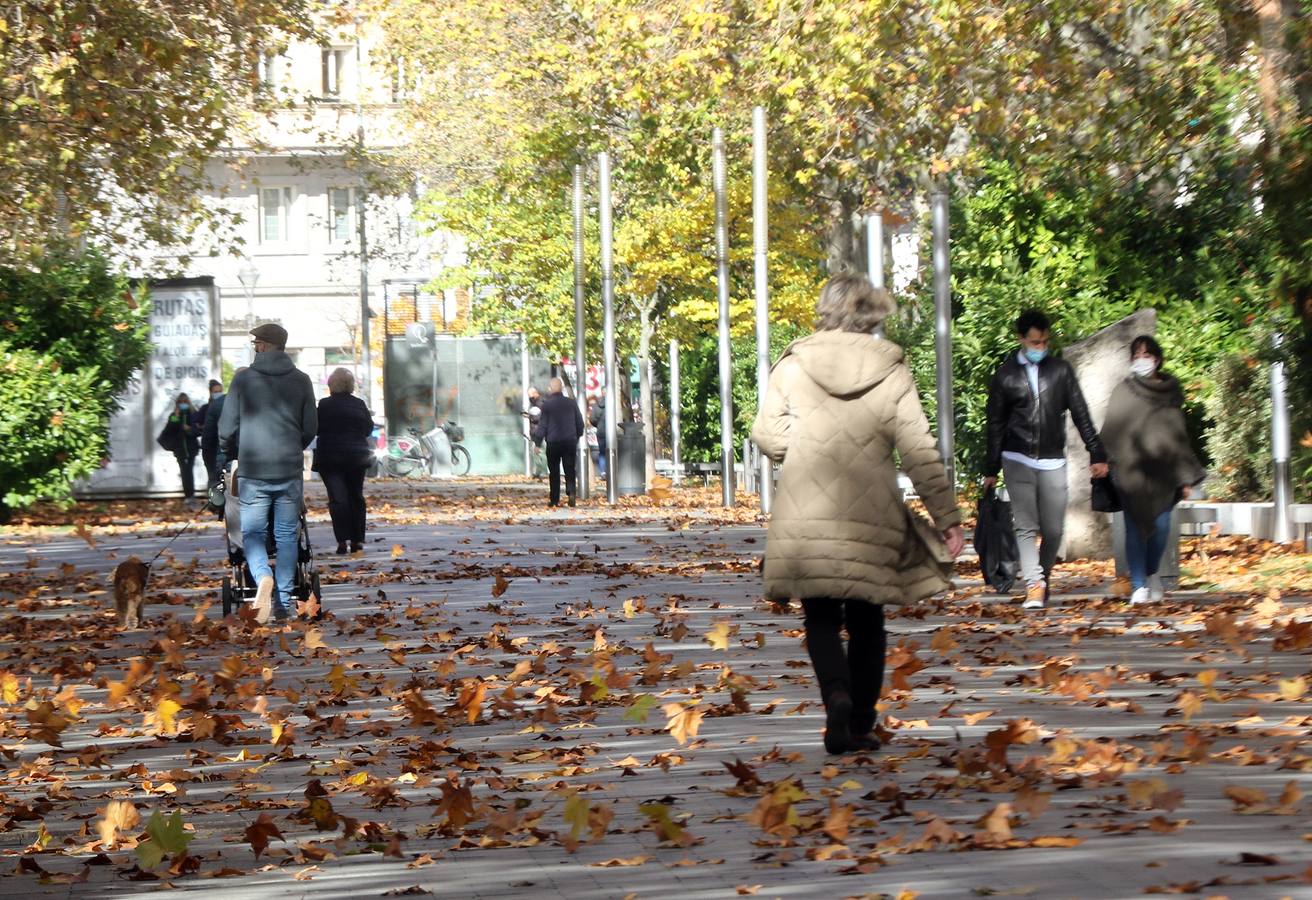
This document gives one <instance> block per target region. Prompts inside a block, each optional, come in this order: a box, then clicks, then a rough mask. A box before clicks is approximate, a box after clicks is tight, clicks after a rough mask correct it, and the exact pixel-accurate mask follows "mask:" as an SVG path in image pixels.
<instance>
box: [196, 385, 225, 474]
mask: <svg viewBox="0 0 1312 900" xmlns="http://www.w3.org/2000/svg"><path fill="white" fill-rule="evenodd" d="M223 397H224V393H223V382H221V381H215V380H214V379H210V399H209V402H208V403H206V404H205V405H204V406H202V407H201V408H200V415H199V416H198V420H199V422H200V458H201V461H202V462H204V463H205V486H206V487H207V488H208V487H209V485H211V484H214V482H216V481H218V480H219V472H220V470H221V469H222V467H221V466H220V465H219V461H218V460H219V417H220V416H222V415H223Z"/></svg>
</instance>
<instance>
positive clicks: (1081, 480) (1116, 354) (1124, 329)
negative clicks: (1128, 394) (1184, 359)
mask: <svg viewBox="0 0 1312 900" xmlns="http://www.w3.org/2000/svg"><path fill="white" fill-rule="evenodd" d="M1156 331H1157V312H1156V310H1152V309H1141V310H1139V311H1138V312H1136V313H1133V314H1132V315H1129V316H1126V317H1125V318H1124V319H1121V320H1120V321H1119V322H1115V323H1113V324H1111V325H1108V326H1107V327H1106V328H1104V329H1102V330H1101V331H1098V332H1096V333H1094V334H1092V335H1090V336H1089V337H1087V338H1085V339H1084V340H1082V341H1080V342H1078V343H1076V344H1072V345H1071V346H1069V347H1067V348H1066V349H1065V350H1063V351H1062V357H1063V358H1064V359H1065V360H1066V361H1067V362H1069V363H1070V364H1071V365H1072V366H1074V367H1075V374H1076V375H1077V376H1078V377H1079V379H1080V388H1081V390H1083V391H1084V400H1085V402H1086V403H1088V405H1089V415H1090V416H1091V417H1092V418H1093V425H1094V427H1095V428H1098V429H1101V428H1102V422H1103V418H1104V417H1105V416H1106V414H1107V402H1108V401H1109V400H1110V399H1111V396H1112V390H1113V389H1115V387H1116V385H1118V384H1120V383H1121V381H1123V380H1124V379H1125V377H1126V375H1128V374H1129V367H1130V342H1131V341H1133V340H1134V339H1135V338H1136V337H1138V336H1139V335H1141V334H1149V335H1151V334H1155V333H1156ZM1066 459H1067V466H1066V477H1067V479H1068V487H1069V490H1070V493H1069V498H1070V499H1069V503H1068V505H1067V507H1066V532H1065V539H1064V540H1063V542H1062V550H1061V557H1062V558H1063V559H1111V558H1112V533H1111V526H1110V523H1109V521H1108V517H1107V516H1106V514H1104V513H1095V512H1094V511H1093V509H1092V508H1091V507H1090V506H1089V454H1088V452H1087V451H1086V450H1085V449H1084V441H1083V439H1082V438H1081V437H1080V434H1079V432H1078V431H1076V429H1075V425H1074V424H1073V423H1072V422H1071V421H1070V417H1069V416H1067V420H1066Z"/></svg>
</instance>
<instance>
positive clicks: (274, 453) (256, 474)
mask: <svg viewBox="0 0 1312 900" xmlns="http://www.w3.org/2000/svg"><path fill="white" fill-rule="evenodd" d="M251 334H252V335H253V336H254V338H255V340H254V342H253V343H254V347H255V361H254V362H252V363H251V365H250V368H248V369H246V370H245V371H243V372H241V373H240V374H238V375H236V376H234V377H233V379H232V384H231V385H229V387H228V394H227V399H226V400H225V401H224V403H223V415H222V416H221V417H220V419H219V446H220V447H221V448H222V450H223V454H224V456H226V457H227V458H228V459H230V460H231V459H236V460H238V463H239V464H238V467H237V496H238V499H240V501H241V534H242V547H243V549H244V551H245V554H246V565H247V567H248V568H249V569H250V572H251V577H252V578H254V579H255V584H256V586H257V590H256V594H255V620H256V621H257V622H259V623H260V624H264V623H265V622H267V621H269V614H270V612H274V613H276V615H277V618H278V619H279V620H280V621H281V620H283V619H286V618H288V617H289V616H291V615H292V613H293V610H292V608H291V597H292V588H293V585H294V583H295V575H296V565H297V556H298V552H299V551H298V548H297V543H296V528H297V524H298V523H299V521H300V515H301V501H302V497H303V494H304V484H303V482H302V468H303V456H302V454H303V453H304V451H305V448H306V447H308V446H309V444H310V441H312V440H313V439H314V436H315V434H316V433H317V432H318V430H319V415H318V411H317V410H316V408H315V398H314V387H313V386H312V385H311V384H310V378H309V376H308V375H306V374H305V373H304V372H302V371H301V370H300V369H297V368H296V366H294V365H293V364H292V360H291V357H290V356H288V355H287V353H286V347H287V331H286V329H284V328H283V327H282V326H280V325H274V324H272V323H266V324H264V325H260V326H257V327H256V328H254V329H252V331H251ZM270 509H272V511H273V537H274V541H275V542H276V544H277V546H278V566H277V576H278V577H277V602H276V604H275V603H274V602H273V598H274V586H275V585H274V575H273V573H274V569H273V567H272V566H271V565H270V564H269V552H268V548H267V546H266V544H265V541H266V538H267V535H268V529H269V512H270Z"/></svg>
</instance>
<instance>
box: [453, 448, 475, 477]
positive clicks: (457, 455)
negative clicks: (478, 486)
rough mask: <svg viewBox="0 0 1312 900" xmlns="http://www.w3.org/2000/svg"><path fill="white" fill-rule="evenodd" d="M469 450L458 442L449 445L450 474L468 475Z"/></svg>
mask: <svg viewBox="0 0 1312 900" xmlns="http://www.w3.org/2000/svg"><path fill="white" fill-rule="evenodd" d="M471 462H472V461H471V460H470V458H469V451H468V450H466V449H465V448H464V447H462V446H460V445H459V444H452V445H451V474H452V475H468V474H469V466H470V464H471Z"/></svg>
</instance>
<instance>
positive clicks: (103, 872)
mask: <svg viewBox="0 0 1312 900" xmlns="http://www.w3.org/2000/svg"><path fill="white" fill-rule="evenodd" d="M437 490H438V491H443V490H446V489H445V488H438V489H437ZM538 490H540V489H539V488H536V486H530V487H527V488H525V487H517V488H515V492H516V493H515V494H514V495H513V496H511V495H509V494H507V493H506V492H504V491H501V490H500V489H498V488H496V487H495V486H492V487H487V488H484V487H481V486H480V487H477V488H467V489H464V492H463V493H461V494H459V495H451V494H448V495H447V497H446V500H447V501H450V500H451V497H452V496H456V499H457V500H458V502H443V501H442V500H441V499H440V498H439V500H434V499H433V498H432V496H431V492H432V491H433V489H431V488H430V489H427V492H426V490H425V489H424V488H417V487H411V486H406V487H405V488H404V489H394V491H393V492H392V493H391V494H389V495H387V496H386V498H379V499H378V503H377V507H378V508H380V515H379V518H378V521H376V522H375V524H374V525H373V527H372V531H371V539H370V542H369V544H368V547H367V551H366V553H365V554H363V555H362V556H359V557H347V558H341V557H333V556H323V557H321V558H320V565H321V571H322V573H323V576H324V598H323V601H324V606H325V608H326V609H327V610H328V611H329V612H330V617H329V618H327V619H326V620H325V621H323V622H321V623H318V624H315V625H311V626H307V625H305V624H298V625H296V626H293V627H291V628H289V629H286V630H284V631H275V630H271V629H266V628H257V627H255V626H253V625H252V624H250V623H246V622H240V621H237V620H230V621H228V622H226V623H225V622H221V621H220V620H219V610H218V605H217V602H215V601H216V599H217V597H216V584H217V577H218V576H219V575H220V574H221V569H222V559H223V554H222V537H221V533H220V532H219V531H218V530H217V528H216V526H215V525H213V524H204V523H202V524H200V525H197V526H193V527H192V529H190V530H189V531H188V532H187V533H185V534H183V535H182V536H181V537H179V538H177V540H176V542H175V543H173V544H172V546H171V549H170V551H169V553H168V554H167V555H166V556H165V557H164V558H163V561H162V562H161V564H159V565H158V566H157V569H156V572H155V575H154V577H153V584H152V590H153V591H154V592H155V596H156V597H158V598H163V599H164V600H165V601H171V603H170V602H160V603H156V604H154V605H152V606H151V608H150V610H149V613H150V624H149V626H148V627H147V628H146V629H143V630H142V631H138V632H132V633H116V632H114V631H113V630H112V629H111V628H109V627H107V623H108V620H109V613H108V610H110V609H111V608H112V603H111V602H110V599H109V596H108V595H107V594H106V593H105V588H106V578H107V577H108V575H109V574H110V572H111V571H112V568H113V566H114V565H115V564H116V562H117V561H119V560H121V559H123V558H125V557H126V556H127V555H128V554H130V553H134V554H136V555H138V556H141V557H143V558H148V557H149V556H151V555H153V554H154V553H156V552H157V551H158V549H159V548H160V547H162V546H163V545H164V544H165V543H166V542H167V541H168V540H169V537H170V535H171V534H173V533H174V532H175V531H176V526H171V527H169V528H165V529H164V530H163V532H161V531H160V530H159V529H150V528H148V529H144V530H131V529H129V528H126V527H122V526H120V527H118V528H114V529H112V530H111V528H109V527H99V528H94V529H91V530H90V531H89V532H87V537H89V538H90V539H91V540H93V541H94V542H95V546H94V547H92V546H91V545H90V544H89V543H88V541H87V540H86V539H84V538H83V537H79V536H76V535H72V534H68V533H67V532H66V531H62V532H61V531H57V530H52V529H44V530H42V529H38V530H29V531H26V532H23V533H20V534H11V535H8V536H6V537H5V538H4V539H3V541H0V591H3V592H4V594H5V596H4V597H3V599H0V605H2V606H3V618H0V670H3V671H5V672H8V673H10V674H12V675H14V681H13V682H10V681H8V680H2V679H3V676H0V690H5V689H6V685H10V684H16V686H15V687H13V688H12V690H13V691H14V692H16V693H17V695H18V696H12V695H11V696H6V697H4V699H5V700H6V701H9V700H11V699H12V700H13V702H6V704H5V705H4V706H3V707H0V712H2V713H3V716H2V717H0V721H3V728H4V731H3V737H2V738H0V744H2V745H3V747H4V748H5V752H6V759H5V760H4V763H3V764H4V766H5V772H4V781H3V784H2V785H0V795H2V796H0V804H2V805H3V809H2V810H0V811H2V812H3V813H4V816H3V819H0V853H3V854H4V855H5V856H7V857H9V860H8V862H3V863H0V865H3V867H4V868H5V869H6V870H7V871H8V872H12V873H14V874H11V875H10V876H9V877H6V878H3V879H0V893H3V894H5V895H7V896H17V895H34V896H61V897H62V896H97V897H99V896H114V897H119V896H125V897H126V896H137V895H142V896H145V895H151V896H155V895H158V894H159V893H160V892H161V890H164V891H165V892H166V893H172V892H214V893H216V894H217V893H220V892H221V893H222V894H223V895H224V896H225V897H231V898H234V900H235V898H247V897H250V898H255V897H284V896H286V897H300V896H308V895H313V896H316V897H371V896H384V895H389V893H390V895H402V892H405V891H408V890H412V891H414V892H419V891H427V892H431V893H432V894H433V895H435V896H449V897H519V896H524V897H529V896H533V897H551V896H560V897H570V898H574V897H622V896H625V895H630V894H632V895H635V896H640V897H683V896H686V897H734V896H743V895H752V894H753V893H754V894H755V895H756V896H762V897H775V896H777V897H845V896H866V895H869V896H879V895H881V894H882V895H887V896H890V897H895V896H899V895H900V896H904V897H911V896H913V895H914V896H919V897H922V898H930V897H934V898H940V897H941V898H954V897H970V896H1033V897H1055V898H1066V897H1070V898H1109V897H1137V896H1142V895H1144V894H1145V892H1148V891H1150V890H1157V891H1160V892H1172V893H1177V894H1184V895H1186V896H1226V897H1234V898H1240V897H1244V898H1248V897H1252V898H1258V897H1262V898H1267V897H1286V896H1287V897H1307V896H1312V880H1310V879H1312V871H1310V866H1312V843H1309V840H1310V839H1312V825H1310V824H1309V815H1308V813H1309V811H1310V809H1312V806H1310V805H1309V802H1308V800H1307V799H1306V798H1304V797H1303V794H1305V793H1307V792H1308V791H1309V778H1310V774H1309V773H1312V750H1310V749H1309V742H1308V726H1309V724H1312V717H1310V714H1309V708H1308V703H1309V696H1310V695H1309V693H1308V691H1307V686H1308V682H1309V681H1312V671H1309V655H1308V649H1309V644H1306V643H1300V642H1301V641H1302V640H1303V639H1304V638H1303V635H1304V634H1305V633H1306V634H1307V636H1308V639H1310V640H1312V633H1309V632H1307V630H1306V629H1304V626H1303V625H1302V624H1301V623H1305V622H1307V621H1308V620H1309V617H1310V616H1309V613H1312V609H1310V608H1309V606H1308V601H1307V598H1306V597H1296V596H1288V597H1280V598H1273V597H1267V596H1249V595H1245V594H1242V593H1236V594H1229V595H1217V594H1181V595H1176V596H1174V597H1172V598H1169V599H1168V601H1167V602H1165V603H1163V604H1159V605H1156V606H1152V607H1147V608H1141V609H1136V610H1130V609H1127V608H1126V607H1125V606H1124V604H1122V603H1119V602H1116V601H1113V600H1111V599H1110V598H1108V597H1107V596H1106V585H1105V583H1103V582H1102V581H1100V580H1097V579H1096V578H1094V577H1093V576H1090V575H1089V574H1088V572H1087V571H1086V570H1081V572H1080V574H1078V575H1072V576H1071V577H1068V578H1067V579H1066V580H1065V581H1059V582H1058V584H1057V588H1058V596H1057V597H1056V604H1055V606H1054V608H1053V609H1050V610H1047V611H1044V612H1041V613H1038V614H1034V613H1026V612H1023V611H1021V610H1020V609H1019V608H1018V607H1017V606H1016V605H1014V604H1013V603H1011V602H1009V601H1008V600H1007V599H1006V598H997V597H994V596H992V595H989V594H986V593H984V591H983V589H982V588H981V586H980V585H979V584H978V582H977V581H974V580H972V579H971V577H970V576H971V573H970V571H969V565H968V564H962V565H961V566H960V567H959V578H958V582H957V584H956V586H955V589H954V591H953V592H952V594H951V595H949V596H948V597H947V598H944V599H942V600H939V601H936V602H931V603H929V604H925V605H923V606H921V607H918V608H916V609H914V610H905V611H900V612H899V613H897V614H895V615H893V616H891V617H890V621H889V628H890V632H891V634H890V647H892V648H894V649H892V651H891V653H890V673H889V678H888V693H887V694H886V697H885V700H884V702H883V704H882V705H881V709H882V711H883V712H884V714H885V725H886V729H887V734H886V737H887V738H888V741H887V746H885V747H884V748H883V749H882V750H880V751H879V752H878V753H874V754H868V755H861V756H848V757H833V756H828V755H826V754H825V753H824V750H823V748H822V746H821V744H820V736H821V729H822V722H823V714H822V710H821V707H820V704H819V702H818V696H817V692H816V688H815V685H814V680H813V678H812V676H811V671H810V666H809V663H808V662H807V660H806V655H805V650H804V647H803V645H802V634H801V630H800V629H801V625H800V618H799V616H798V614H797V613H796V611H792V610H780V609H777V608H775V607H774V606H772V605H771V604H768V603H765V602H763V601H762V600H761V599H760V597H759V578H758V576H757V573H756V561H757V558H758V557H759V555H760V553H761V551H762V549H763V547H764V529H763V527H762V525H761V524H760V523H759V522H757V521H755V519H754V517H752V516H750V515H744V514H736V515H733V516H729V517H727V518H722V517H718V516H717V514H716V512H715V511H714V510H713V509H705V510H699V509H691V508H688V509H685V508H677V509H665V510H661V509H653V508H652V507H650V506H640V505H638V506H634V507H633V508H629V509H625V510H623V511H621V512H619V513H615V512H613V511H610V510H607V509H605V508H603V507H601V506H600V505H599V504H592V505H591V506H589V507H588V508H586V509H584V508H581V509H579V510H575V511H568V510H559V511H550V512H548V511H545V510H541V509H539V508H537V506H536V504H537V503H539V502H540V498H539V496H538V494H537V493H536V491H538ZM480 492H482V493H480ZM480 497H481V498H482V499H479V498H480ZM312 505H313V501H312ZM383 507H387V508H386V509H385V510H383V509H382V508H383ZM312 534H313V537H314V544H315V546H316V547H319V548H329V547H331V546H332V545H333V543H334V542H333V541H332V540H331V535H330V531H329V529H328V527H327V524H326V522H324V521H323V520H322V518H320V517H315V519H314V520H313V523H312ZM206 604H209V605H208V606H207V605H206ZM1308 627H1309V628H1312V626H1308ZM141 660H149V661H150V662H151V663H152V664H153V667H152V670H151V671H150V672H149V673H147V674H144V675H140V673H139V679H138V681H137V682H136V683H135V684H133V683H131V676H129V674H128V673H129V672H130V670H131V669H132V666H133V664H134V661H135V662H137V664H138V667H140V661H141ZM28 679H30V683H29V681H28ZM1300 679H1301V682H1300ZM1300 683H1301V684H1302V685H1303V689H1302V691H1300V690H1299V684H1300ZM170 698H174V699H175V700H176V702H177V703H178V704H179V705H180V708H179V709H177V710H176V712H175V713H174V715H173V717H172V718H173V722H172V724H173V726H174V727H172V728H169V727H164V726H165V725H167V724H168V723H167V722H162V721H161V717H160V710H161V708H162V707H161V705H160V704H161V701H162V700H167V699H170ZM42 701H47V702H49V703H50V704H51V708H50V710H49V711H48V712H54V713H55V714H57V715H63V716H64V717H65V718H66V719H68V722H67V724H66V725H65V726H64V727H63V728H62V730H59V731H58V732H57V734H56V735H55V736H56V738H57V739H58V740H59V741H60V742H61V743H62V747H56V746H51V745H50V744H48V743H46V742H45V741H44V740H42V737H41V734H42V732H41V725H40V721H37V720H40V719H41V718H42V716H43V715H46V713H43V712H40V711H39V709H33V710H31V711H29V710H28V709H27V708H25V707H26V706H29V705H30V706H32V707H39V704H40V703H41V702H42ZM78 704H80V705H78ZM164 709H165V710H166V711H167V708H166V707H164ZM33 714H35V719H34V715H33ZM47 719H48V716H47ZM216 723H218V724H217V725H216ZM680 726H682V729H681V727H680ZM685 730H686V732H687V733H684V731H685ZM156 732H158V733H156ZM212 732H213V733H212ZM46 734H47V736H49V733H48V732H47V733H46ZM730 767H732V770H731V768H730ZM307 788H308V789H309V792H310V796H307ZM320 792H322V795H323V796H322V798H321V799H323V800H326V801H327V802H328V804H329V806H330V812H329V813H328V814H327V815H326V816H324V815H322V813H323V809H322V804H321V805H320V807H319V812H320V813H321V815H320V817H319V821H316V818H315V817H314V815H312V814H311V800H312V799H313V798H314V797H315V796H316V795H318V794H319V793H320ZM112 800H126V801H130V802H132V803H134V804H135V805H136V806H137V807H138V808H139V810H140V814H141V816H142V818H143V819H145V818H148V817H149V815H150V814H151V813H152V812H156V811H158V812H161V813H163V814H166V815H167V814H169V813H171V812H172V811H173V810H181V813H182V817H183V819H184V821H185V822H186V823H187V826H188V827H189V828H190V829H193V830H194V831H193V833H194V839H193V840H192V841H191V843H190V845H189V847H188V848H187V853H188V855H189V857H190V858H191V859H192V860H195V862H184V865H186V866H197V867H198V871H196V872H194V873H191V874H180V875H170V874H168V873H167V872H166V871H165V870H166V869H167V865H168V864H167V863H165V864H164V865H163V866H161V867H160V869H159V872H158V874H159V875H160V876H161V879H160V880H155V881H133V880H130V879H131V878H132V877H133V876H136V875H138V874H139V873H138V872H137V871H136V870H134V869H133V863H134V862H136V857H135V855H134V853H133V851H132V849H131V847H130V846H121V845H115V846H113V847H111V848H107V849H106V850H105V852H104V854H103V856H102V857H101V858H99V859H98V858H97V853H98V851H99V848H97V847H95V846H94V845H95V844H96V842H97V840H98V831H97V822H98V821H100V818H101V816H100V815H98V814H97V810H98V809H105V808H106V804H107V803H109V802H110V801H112ZM261 814H267V815H269V816H270V817H271V822H272V824H273V825H275V826H276V827H277V828H278V830H279V831H280V833H281V835H282V837H283V838H284V839H285V840H278V839H277V838H274V839H271V840H270V841H269V844H268V849H267V850H266V851H265V852H264V853H263V854H262V855H261V856H260V857H259V858H258V859H256V857H255V855H254V853H253V852H252V848H251V846H250V844H249V843H248V841H247V840H246V831H247V829H248V828H249V827H250V826H251V825H252V824H253V823H255V822H256V821H257V819H258V817H259V816H260V815H261ZM348 819H349V820H354V824H353V823H351V822H350V821H347V820H348ZM662 823H664V825H662ZM43 827H44V831H45V833H47V834H48V835H49V837H48V838H46V839H44V840H45V846H44V852H36V851H35V849H33V850H28V848H30V847H35V845H37V844H39V843H41V841H42V840H43V838H42V828H43ZM140 833H141V828H140V827H137V828H135V829H130V830H129V834H128V837H129V838H130V837H134V836H135V835H137V834H140ZM129 843H130V841H129ZM20 859H27V860H30V861H31V863H29V864H28V865H29V866H31V865H32V864H35V865H39V866H40V867H41V868H43V869H45V870H46V871H47V872H49V873H56V877H55V878H54V879H53V880H54V881H58V880H59V878H58V876H61V875H62V876H65V877H77V878H80V877H82V875H83V874H84V873H85V876H86V880H85V881H83V882H78V883H72V884H61V883H44V884H43V883H42V876H40V875H39V873H36V872H32V871H27V872H22V871H18V870H19V867H20V862H19V860H20ZM87 862H94V863H104V864H93V865H85V864H86V863H87ZM216 876H217V877H216ZM45 881H46V882H51V881H52V878H51V877H50V876H46V877H45ZM903 892H905V893H903ZM417 895H418V894H417Z"/></svg>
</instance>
